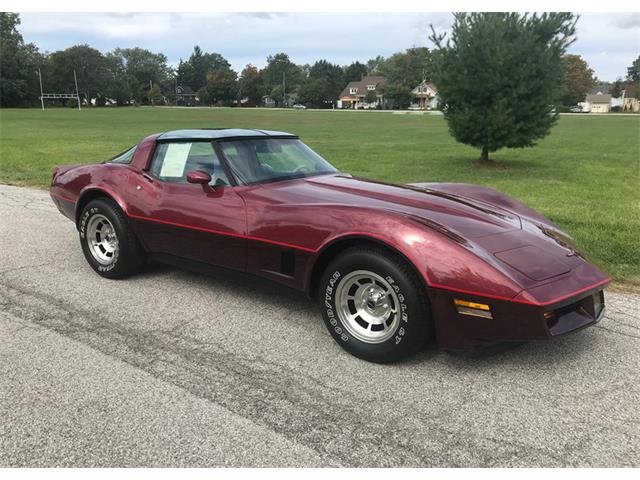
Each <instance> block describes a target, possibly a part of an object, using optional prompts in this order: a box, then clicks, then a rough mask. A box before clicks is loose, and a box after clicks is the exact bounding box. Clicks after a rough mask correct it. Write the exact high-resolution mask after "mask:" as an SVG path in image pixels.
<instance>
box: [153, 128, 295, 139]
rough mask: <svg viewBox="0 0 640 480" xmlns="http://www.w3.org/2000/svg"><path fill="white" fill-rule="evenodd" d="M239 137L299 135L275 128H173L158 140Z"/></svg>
mask: <svg viewBox="0 0 640 480" xmlns="http://www.w3.org/2000/svg"><path fill="white" fill-rule="evenodd" d="M238 137H292V138H296V137H297V135H293V134H292V133H287V132H276V131H273V130H254V129H249V128H201V129H190V130H171V131H169V132H164V133H161V134H160V135H159V136H158V138H157V139H158V140H218V139H221V138H238Z"/></svg>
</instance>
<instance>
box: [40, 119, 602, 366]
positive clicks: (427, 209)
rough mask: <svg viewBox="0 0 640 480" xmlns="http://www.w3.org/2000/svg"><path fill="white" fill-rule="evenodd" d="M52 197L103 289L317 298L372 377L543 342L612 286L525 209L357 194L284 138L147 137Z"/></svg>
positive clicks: (588, 319)
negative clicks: (193, 277)
mask: <svg viewBox="0 0 640 480" xmlns="http://www.w3.org/2000/svg"><path fill="white" fill-rule="evenodd" d="M51 196H52V198H53V201H54V202H55V204H56V205H57V207H58V209H59V210H60V211H61V212H62V213H63V214H64V215H65V216H67V217H68V218H70V219H71V220H72V221H73V222H74V223H75V224H76V227H77V229H78V231H79V233H80V243H81V245H82V250H83V252H84V255H85V257H86V259H87V261H88V262H89V264H90V265H91V267H92V268H93V269H94V270H95V271H96V272H97V273H98V274H100V275H102V276H104V277H107V278H121V277H125V276H127V275H131V274H133V273H135V272H136V271H138V270H139V269H141V268H142V267H143V265H144V264H145V262H146V260H147V259H149V258H152V259H156V260H160V261H164V262H168V263H171V264H178V265H185V266H187V267H188V266H209V265H211V266H218V267H225V268H230V269H234V270H240V271H244V272H248V273H252V274H255V275H259V276H262V277H266V278H268V279H270V280H273V281H276V282H279V283H282V284H284V285H287V286H289V287H293V288H295V289H299V290H304V291H306V292H308V294H309V295H311V296H312V297H314V298H316V299H317V301H318V303H319V305H320V308H321V311H322V315H323V317H324V321H325V323H326V326H327V328H328V329H329V332H330V333H331V335H332V336H333V338H334V339H335V340H336V341H337V342H338V343H339V344H340V345H341V346H342V347H343V348H345V349H346V350H348V351H349V352H351V353H352V354H354V355H356V356H358V357H361V358H364V359H366V360H370V361H375V362H388V361H392V360H395V359H398V358H400V357H402V356H405V355H407V354H409V353H411V352H414V351H416V350H417V349H419V348H420V347H421V346H423V345H424V344H425V343H426V342H428V341H429V340H432V339H433V338H435V339H436V341H437V342H438V344H439V345H440V346H441V347H443V348H445V349H470V348H475V347H478V346H482V345H487V344H492V343H497V342H505V341H517V342H519V341H526V340H538V339H548V338H552V337H555V336H558V335H563V334H565V333H568V332H571V331H574V330H577V329H579V328H582V327H585V326H588V325H591V324H593V323H595V322H597V321H598V320H599V319H600V318H602V316H603V314H604V293H603V289H604V287H605V286H606V285H607V283H608V282H609V281H610V279H609V278H608V277H607V276H606V275H604V274H603V273H602V272H600V271H599V270H598V269H597V268H596V267H594V266H593V265H591V264H590V263H589V262H587V261H586V260H585V259H584V258H583V257H582V256H581V255H580V254H579V253H577V252H576V250H575V249H574V248H573V247H572V243H571V239H570V238H569V237H568V236H567V235H566V234H565V233H563V232H562V231H561V230H560V229H559V228H558V227H557V226H556V225H554V224H553V223H551V222H550V221H549V220H548V219H546V218H545V217H543V216H542V215H540V214H539V213H537V212H535V211H534V210H532V209H531V208H529V207H527V206H526V205H524V204H522V203H520V202H519V201H517V200H514V199H513V198H510V197H508V196H506V195H503V194H501V193H499V192H496V191H494V190H491V189H489V188H485V187H481V186H476V185H468V184H456V183H417V184H411V185H392V184H387V183H382V182H373V181H369V180H364V179H360V178H354V177H352V176H351V175H349V174H346V173H341V172H339V171H337V170H336V169H335V168H334V167H333V166H331V164H329V163H328V162H327V161H326V160H324V159H323V158H321V157H320V156H319V155H318V154H316V153H315V152H313V151H312V150H311V149H310V148H309V147H307V146H306V145H305V144H304V143H302V142H301V141H300V140H299V139H298V137H297V136H295V135H291V134H288V133H284V132H273V131H264V130H238V129H203V130H177V131H172V132H165V133H161V134H157V135H151V136H149V137H147V138H145V139H144V140H142V142H140V144H138V145H137V146H134V147H132V148H130V149H129V150H127V151H126V152H124V153H122V154H121V155H118V156H117V157H115V158H113V159H111V160H108V161H106V162H103V163H101V164H91V165H78V166H63V167H57V168H56V169H55V170H54V172H53V178H52V181H51ZM283 322H286V319H283Z"/></svg>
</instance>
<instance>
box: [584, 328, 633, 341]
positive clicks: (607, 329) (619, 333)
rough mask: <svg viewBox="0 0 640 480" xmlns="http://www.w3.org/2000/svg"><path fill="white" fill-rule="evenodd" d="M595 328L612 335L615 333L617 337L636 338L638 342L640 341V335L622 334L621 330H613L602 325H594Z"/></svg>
mask: <svg viewBox="0 0 640 480" xmlns="http://www.w3.org/2000/svg"><path fill="white" fill-rule="evenodd" d="M594 328H601V329H602V330H606V331H607V332H611V333H614V334H616V335H620V336H622V337H627V338H635V339H636V340H640V335H632V334H630V333H624V332H621V331H619V330H615V329H613V328H607V327H603V326H602V325H594Z"/></svg>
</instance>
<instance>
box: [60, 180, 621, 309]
mask: <svg viewBox="0 0 640 480" xmlns="http://www.w3.org/2000/svg"><path fill="white" fill-rule="evenodd" d="M50 194H51V195H52V196H54V197H57V198H60V199H62V200H65V201H67V202H71V203H73V204H76V203H77V200H73V199H71V198H68V197H65V196H64V195H60V194H58V193H53V192H50ZM125 213H126V214H127V216H129V217H131V218H135V219H138V220H145V221H148V222H155V223H162V224H165V225H172V226H175V227H180V228H188V229H191V230H198V231H201V232H206V233H212V234H214V235H226V236H229V237H237V238H243V239H246V240H252V241H255V242H262V243H269V244H272V245H279V246H282V247H287V248H293V249H296V250H302V251H304V252H309V253H317V252H318V251H320V250H321V248H322V246H321V247H318V248H307V247H301V246H300V245H293V244H291V243H285V242H279V241H277V240H270V239H268V238H262V237H254V236H251V235H244V234H241V233H233V232H223V231H220V230H213V229H210V228H204V227H196V226H194V225H185V224H182V223H176V222H170V221H168V220H160V219H157V218H151V217H144V216H141V215H134V214H132V213H129V212H128V211H126V210H125ZM349 235H363V236H367V237H371V238H376V239H378V240H381V241H383V242H386V243H388V244H390V245H391V246H393V247H394V248H396V249H397V250H398V251H400V252H403V249H402V248H401V247H399V246H398V245H396V244H394V243H393V242H391V241H389V240H388V239H386V238H384V237H382V236H380V235H376V234H373V233H369V232H347V233H344V234H341V235H340V236H338V237H335V238H332V239H331V240H330V241H334V240H336V239H338V238H341V237H345V236H349ZM327 243H328V242H327ZM403 253H404V254H405V255H406V253H405V252H403ZM423 274H424V276H425V279H426V280H427V284H428V285H429V286H430V287H431V288H437V289H440V290H448V291H451V292H457V293H463V294H465V295H472V296H476V297H483V298H492V299H495V300H502V301H506V302H514V303H522V304H525V305H533V306H537V307H542V306H545V305H551V304H553V303H557V302H560V301H562V300H565V299H567V298H570V297H573V296H574V295H578V294H580V293H582V292H586V291H588V290H591V289H593V288H597V287H599V286H601V285H605V284H607V283H609V282H610V281H611V278H607V279H605V280H602V281H600V282H597V283H595V284H593V285H590V286H588V287H584V288H581V289H580V290H577V291H575V292H572V293H569V294H567V295H563V296H561V297H558V298H554V299H553V300H549V301H547V302H531V301H529V300H520V299H516V298H511V297H504V296H501V295H492V294H490V293H483V292H476V291H473V290H465V289H462V288H456V287H449V286H447V285H441V284H438V283H435V282H431V281H430V279H429V278H428V276H427V274H426V272H424V273H423Z"/></svg>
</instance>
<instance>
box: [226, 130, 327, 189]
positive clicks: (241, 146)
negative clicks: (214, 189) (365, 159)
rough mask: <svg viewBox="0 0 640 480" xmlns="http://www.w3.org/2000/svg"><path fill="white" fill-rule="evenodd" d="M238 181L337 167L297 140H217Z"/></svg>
mask: <svg viewBox="0 0 640 480" xmlns="http://www.w3.org/2000/svg"><path fill="white" fill-rule="evenodd" d="M220 146H221V148H222V152H223V153H224V156H225V157H226V158H227V160H228V161H229V166H230V168H231V171H232V172H233V175H234V176H235V177H236V179H237V180H238V182H239V183H241V184H244V185H251V184H255V183H267V182H275V181H278V180H289V179H292V178H302V177H310V176H313V175H321V174H324V173H334V172H337V170H336V169H335V168H334V167H333V166H332V165H331V164H330V163H329V162H327V161H326V160H325V159H324V158H322V157H321V156H320V155H318V154H317V153H316V152H314V151H313V150H311V149H310V148H309V147H307V146H306V145H305V144H304V143H302V142H301V141H300V140H298V139H278V138H264V139H262V138H261V139H249V140H234V141H228V142H227V141H225V142H220Z"/></svg>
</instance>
